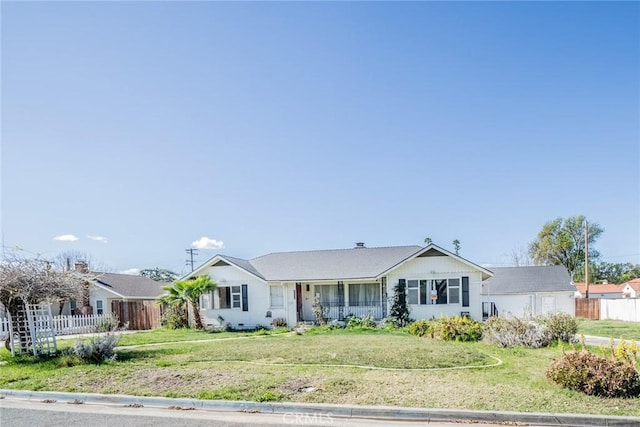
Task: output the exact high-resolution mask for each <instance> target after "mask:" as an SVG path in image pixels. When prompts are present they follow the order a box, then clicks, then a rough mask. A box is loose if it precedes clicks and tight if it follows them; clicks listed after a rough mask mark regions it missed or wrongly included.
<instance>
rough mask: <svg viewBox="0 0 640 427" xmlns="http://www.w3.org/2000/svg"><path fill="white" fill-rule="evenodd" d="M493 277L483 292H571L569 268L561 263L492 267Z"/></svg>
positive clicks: (572, 287) (485, 284) (573, 287)
mask: <svg viewBox="0 0 640 427" xmlns="http://www.w3.org/2000/svg"><path fill="white" fill-rule="evenodd" d="M491 271H493V277H492V278H491V279H489V280H487V281H486V282H484V286H483V287H482V294H483V295H487V294H523V293H531V292H564V291H567V292H571V291H575V290H576V288H575V286H573V285H572V284H571V278H570V277H569V273H568V272H567V270H566V269H565V268H564V267H563V266H561V265H547V266H535V267H492V268H491Z"/></svg>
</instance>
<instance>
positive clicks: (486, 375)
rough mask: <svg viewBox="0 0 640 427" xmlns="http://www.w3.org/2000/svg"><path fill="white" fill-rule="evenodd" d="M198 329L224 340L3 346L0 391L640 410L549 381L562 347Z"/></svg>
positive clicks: (146, 336)
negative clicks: (85, 353)
mask: <svg viewBox="0 0 640 427" xmlns="http://www.w3.org/2000/svg"><path fill="white" fill-rule="evenodd" d="M182 332H184V335H179V334H180V332H176V334H178V335H176V336H174V337H173V338H174V339H175V340H179V341H185V340H184V339H182V340H180V339H179V338H186V337H189V339H188V340H191V339H193V335H192V334H193V332H192V331H182ZM163 333H165V332H161V331H160V332H157V333H155V334H158V335H159V334H163ZM153 334H154V332H151V333H142V334H131V335H126V336H124V337H123V341H122V344H123V345H125V344H126V345H129V344H131V340H133V339H134V337H135V336H136V335H138V338H136V339H138V340H140V341H144V340H146V341H147V342H154V341H155V339H154V335H153ZM198 334H200V333H198ZM158 335H155V337H156V338H157V337H158ZM245 335H246V334H245ZM197 336H202V337H204V338H206V339H215V338H216V337H220V338H227V339H217V340H215V341H206V342H199V343H185V342H181V343H171V344H166V345H162V346H157V345H153V346H148V347H137V348H131V349H124V350H120V351H119V352H118V357H119V359H118V360H117V361H115V362H109V363H105V364H103V365H79V366H73V367H65V368H63V367H56V365H57V364H58V362H59V358H54V359H52V360H49V361H43V362H33V361H31V360H30V359H16V360H14V359H12V358H11V357H9V356H8V353H7V352H6V351H4V350H3V351H2V352H0V357H2V359H3V360H5V361H6V362H7V363H6V364H5V365H0V372H1V373H2V375H0V388H15V389H30V390H57V391H75V392H95V393H123V394H132V395H147V396H151V395H155V396H168V397H193V398H202V399H241V400H253V401H297V402H318V403H351V404H362V405H394V406H413V407H425V408H460V409H480V410H490V411H491V410H493V411H498V410H501V411H523V412H561V413H562V412H564V413H591V414H611V415H632V416H640V404H639V403H640V402H639V401H638V399H628V400H625V399H600V398H595V397H589V396H585V395H583V394H582V393H578V392H573V391H570V390H566V389H562V388H560V387H558V386H557V385H555V384H553V383H551V382H550V381H549V380H547V379H546V377H545V371H546V369H547V367H548V366H549V363H550V362H551V360H552V359H554V358H556V357H559V356H560V354H561V350H560V349H558V348H543V349H537V350H531V349H525V348H511V349H502V348H498V347H495V346H492V345H488V344H483V343H451V342H442V341H435V340H431V339H425V338H417V337H414V336H410V335H407V334H405V333H397V332H387V331H380V330H376V331H355V332H354V331H349V330H335V331H328V332H324V333H321V334H318V333H313V332H312V333H307V334H304V335H296V334H293V333H287V334H274V335H268V336H256V337H249V338H247V337H239V334H235V335H234V334H230V335H226V334H225V335H222V334H205V333H202V335H197ZM235 337H238V338H239V339H228V338H235ZM127 340H129V342H127ZM489 356H494V357H497V358H499V359H501V360H502V361H503V364H501V365H499V366H493V367H484V368H478V367H475V368H471V369H457V368H459V367H463V366H478V365H495V359H492V358H491V357H489ZM332 365H333V366H332ZM336 365H358V366H363V367H362V368H356V367H339V366H336ZM366 366H369V367H377V368H411V369H408V370H384V369H367V368H365V367H366ZM434 368H437V369H435V370H427V369H434ZM452 368H453V369H452ZM418 369H421V370H418Z"/></svg>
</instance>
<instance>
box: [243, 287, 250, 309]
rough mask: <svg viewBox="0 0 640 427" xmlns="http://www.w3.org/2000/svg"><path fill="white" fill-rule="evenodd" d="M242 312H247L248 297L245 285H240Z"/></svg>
mask: <svg viewBox="0 0 640 427" xmlns="http://www.w3.org/2000/svg"><path fill="white" fill-rule="evenodd" d="M242 311H249V295H248V290H247V285H242Z"/></svg>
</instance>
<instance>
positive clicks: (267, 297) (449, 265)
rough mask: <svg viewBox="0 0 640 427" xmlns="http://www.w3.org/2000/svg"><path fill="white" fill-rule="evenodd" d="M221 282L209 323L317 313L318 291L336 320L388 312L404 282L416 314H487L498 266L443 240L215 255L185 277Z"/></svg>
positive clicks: (208, 303) (209, 306)
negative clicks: (485, 291)
mask: <svg viewBox="0 0 640 427" xmlns="http://www.w3.org/2000/svg"><path fill="white" fill-rule="evenodd" d="M197 276H209V277H210V278H211V279H212V280H214V281H216V282H217V284H218V286H217V288H216V289H215V290H214V292H212V293H209V294H206V295H204V296H203V297H202V298H201V301H200V313H201V316H202V319H203V323H204V324H205V325H208V326H213V327H222V326H225V325H230V326H232V327H233V328H238V329H242V328H253V327H255V326H257V325H265V326H266V325H269V324H271V322H272V321H273V319H276V318H282V319H285V320H286V322H287V325H289V326H293V325H295V324H297V323H298V322H311V321H314V320H315V316H314V314H313V310H312V305H313V301H314V298H315V297H316V296H318V297H319V299H320V302H321V304H322V306H323V307H325V308H327V309H328V318H329V319H330V320H343V319H344V318H345V317H346V316H348V315H355V316H359V317H361V316H365V315H372V316H373V317H374V318H375V319H376V320H380V319H382V318H384V317H386V316H387V314H388V313H389V310H390V308H391V300H392V298H391V297H392V296H393V292H394V287H395V286H396V285H398V284H401V285H402V286H403V287H404V288H405V290H406V298H407V302H408V305H409V308H410V310H411V317H412V318H414V319H420V318H432V317H440V316H454V315H466V316H470V317H472V318H474V319H477V320H481V319H482V297H481V292H482V283H483V281H485V280H487V279H489V278H490V277H492V276H493V273H492V272H491V271H489V270H487V269H486V268H483V267H481V266H479V265H477V264H474V263H473V262H470V261H468V260H466V259H464V258H462V257H460V256H458V255H455V254H453V253H451V252H449V251H447V250H445V249H443V248H441V247H439V246H437V245H434V244H430V245H428V246H426V247H420V246H397V247H372V248H369V247H365V246H364V244H357V246H356V247H355V248H353V249H337V250H316V251H301V252H280V253H271V254H268V255H264V256H260V257H257V258H253V259H250V260H245V259H239V258H234V257H230V256H226V255H216V256H214V257H212V258H211V259H209V260H207V261H206V262H204V263H203V264H202V265H200V266H199V267H198V268H197V269H195V270H194V271H193V272H192V273H190V274H189V275H187V276H185V277H184V278H185V279H186V278H190V277H197Z"/></svg>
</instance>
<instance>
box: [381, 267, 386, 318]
mask: <svg viewBox="0 0 640 427" xmlns="http://www.w3.org/2000/svg"><path fill="white" fill-rule="evenodd" d="M380 282H381V284H382V294H381V295H382V298H381V300H382V301H380V303H381V304H382V318H383V319H384V318H385V317H387V298H388V295H387V278H386V277H383V278H382V279H381V280H380Z"/></svg>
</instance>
